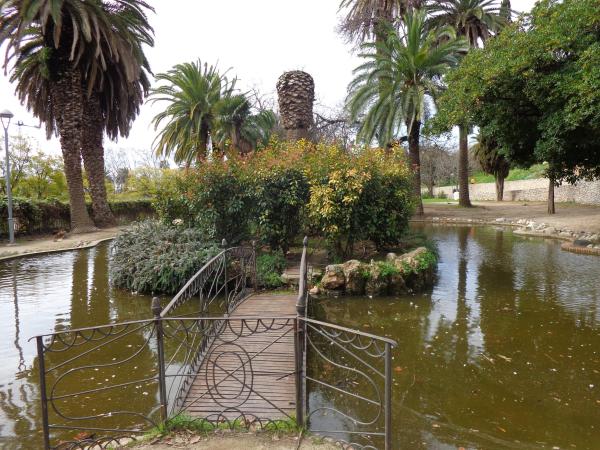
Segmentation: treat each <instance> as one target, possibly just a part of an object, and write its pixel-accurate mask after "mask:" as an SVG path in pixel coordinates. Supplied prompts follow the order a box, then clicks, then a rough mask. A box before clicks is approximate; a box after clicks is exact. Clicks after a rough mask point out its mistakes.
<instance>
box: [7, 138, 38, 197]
mask: <svg viewBox="0 0 600 450" xmlns="http://www.w3.org/2000/svg"><path fill="white" fill-rule="evenodd" d="M31 153H32V148H31V141H30V140H29V139H27V138H25V137H23V136H20V135H19V136H13V137H12V138H11V140H10V152H9V161H8V163H9V164H10V186H11V189H12V190H13V191H16V189H17V187H18V185H19V182H20V181H21V180H22V179H23V178H25V177H26V176H27V169H28V167H29V164H30V162H31V157H32V155H31ZM1 159H2V161H0V169H1V170H0V175H1V177H2V179H1V180H0V193H2V195H6V181H5V180H6V162H5V159H4V158H1Z"/></svg>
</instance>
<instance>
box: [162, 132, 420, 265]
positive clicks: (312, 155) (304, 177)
mask: <svg viewBox="0 0 600 450" xmlns="http://www.w3.org/2000/svg"><path fill="white" fill-rule="evenodd" d="M411 176H412V175H411V171H410V168H409V166H408V165H407V164H406V162H405V157H404V152H403V151H402V150H401V149H400V148H396V149H393V150H392V151H391V152H389V153H386V152H384V151H382V150H377V149H372V150H365V151H364V152H363V153H361V154H360V155H358V156H356V155H349V154H348V153H346V152H344V151H343V150H341V149H339V148H337V147H335V146H333V145H325V144H317V145H315V144H310V143H308V142H305V141H300V142H296V143H278V142H273V143H271V144H270V145H269V146H268V147H267V148H265V149H263V150H261V151H258V152H255V153H254V154H253V155H251V156H249V157H245V158H242V157H239V156H236V155H231V156H230V157H229V159H228V160H227V161H221V160H216V161H214V162H212V163H209V164H208V163H207V164H205V165H203V166H202V167H199V168H197V169H190V170H188V171H186V172H182V173H180V174H179V175H178V176H177V177H176V178H175V179H174V180H170V181H169V184H168V185H167V186H165V189H162V190H161V192H160V194H159V195H158V197H157V200H156V205H155V206H156V210H157V211H158V213H159V216H160V217H161V218H163V219H164V220H165V221H167V222H168V223H172V221H173V220H175V219H180V220H182V221H183V223H184V225H185V226H193V227H196V228H198V229H201V230H202V231H203V232H204V233H205V234H206V235H208V236H210V237H211V238H212V239H215V240H220V239H221V238H223V237H224V238H226V239H227V241H228V242H230V243H232V242H238V241H240V240H242V239H246V238H248V237H251V236H254V237H257V238H259V239H260V240H261V241H262V242H264V243H266V244H269V245H270V246H271V248H272V249H273V250H278V249H281V250H283V251H284V252H286V251H287V250H288V248H289V245H290V242H291V241H292V239H293V238H294V237H295V236H297V235H298V234H300V233H301V232H308V231H310V232H311V233H314V234H318V235H321V236H323V237H324V238H326V240H327V242H328V244H329V246H330V248H331V250H332V251H333V252H334V253H335V254H336V255H337V256H347V255H348V254H349V253H350V252H351V251H352V244H353V243H354V242H356V241H357V240H363V239H367V240H372V241H373V242H374V243H375V244H376V245H377V246H378V247H381V246H384V245H387V244H394V243H396V242H397V241H398V240H399V239H400V237H401V236H402V234H403V233H405V231H406V229H407V226H408V219H409V218H410V216H411V215H412V211H413V202H412V200H411V184H410V183H411Z"/></svg>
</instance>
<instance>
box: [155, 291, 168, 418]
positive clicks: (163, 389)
mask: <svg viewBox="0 0 600 450" xmlns="http://www.w3.org/2000/svg"><path fill="white" fill-rule="evenodd" d="M161 312H162V306H160V299H159V298H158V297H154V298H152V314H153V315H154V329H155V330H156V352H157V355H158V390H159V396H160V418H161V419H162V421H163V422H166V421H167V418H168V412H167V406H168V405H167V402H168V401H167V385H166V374H165V352H164V339H163V336H164V334H163V327H162V319H161V317H160V313H161Z"/></svg>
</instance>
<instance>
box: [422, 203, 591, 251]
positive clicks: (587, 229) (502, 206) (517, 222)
mask: <svg viewBox="0 0 600 450" xmlns="http://www.w3.org/2000/svg"><path fill="white" fill-rule="evenodd" d="M473 205H474V207H473V208H461V207H458V206H457V205H456V204H455V203H454V204H446V203H428V204H425V215H424V216H423V217H422V218H419V217H415V218H414V221H416V222H418V221H425V222H440V223H487V224H495V225H510V226H514V227H518V228H521V230H519V231H520V232H522V234H533V235H542V236H546V237H555V238H559V239H563V240H574V239H591V241H593V242H595V243H596V244H599V243H600V240H599V239H598V235H599V234H600V207H597V206H586V205H576V204H569V203H562V204H557V205H556V214H554V215H549V214H548V213H546V203H543V202H473Z"/></svg>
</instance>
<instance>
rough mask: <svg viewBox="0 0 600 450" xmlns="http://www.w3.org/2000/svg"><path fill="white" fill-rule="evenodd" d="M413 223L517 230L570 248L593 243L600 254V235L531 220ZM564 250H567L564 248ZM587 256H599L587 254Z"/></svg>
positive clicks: (427, 220) (449, 219) (435, 219)
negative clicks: (566, 243)
mask: <svg viewBox="0 0 600 450" xmlns="http://www.w3.org/2000/svg"><path fill="white" fill-rule="evenodd" d="M411 222H413V223H434V224H441V225H496V226H506V227H512V228H517V229H516V230H515V231H514V233H515V234H517V235H519V236H533V237H541V238H547V239H558V240H561V241H568V242H569V243H570V244H571V247H569V248H574V247H576V248H586V249H587V247H580V246H576V245H574V244H573V241H575V240H576V239H582V240H586V241H591V242H593V244H592V245H593V247H592V250H599V254H600V236H599V234H598V233H590V232H585V231H580V232H575V231H573V230H570V229H568V228H556V227H553V226H551V225H548V224H546V223H543V222H535V221H533V220H529V219H507V218H505V217H498V218H496V219H493V220H492V219H481V218H475V219H466V220H465V219H463V218H456V217H431V218H423V219H416V218H413V219H411ZM563 250H566V248H564V249H563ZM586 254H594V255H595V254H597V253H596V252H593V253H586Z"/></svg>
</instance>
